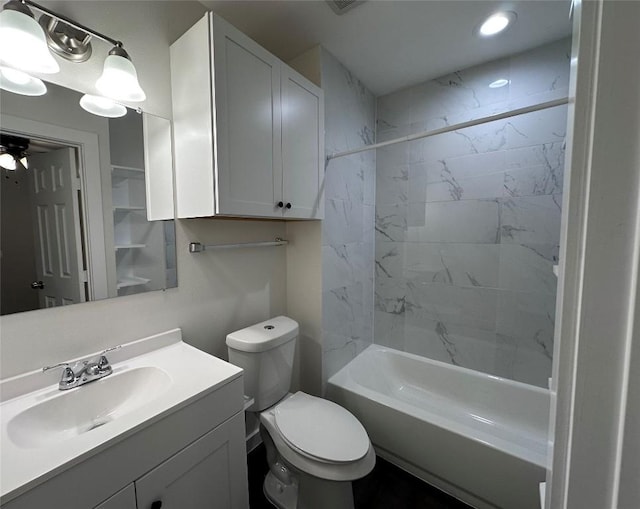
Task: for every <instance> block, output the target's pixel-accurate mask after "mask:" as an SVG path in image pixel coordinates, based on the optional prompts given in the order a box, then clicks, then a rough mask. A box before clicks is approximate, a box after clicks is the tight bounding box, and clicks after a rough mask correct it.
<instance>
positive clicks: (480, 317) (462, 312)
mask: <svg viewBox="0 0 640 509" xmlns="http://www.w3.org/2000/svg"><path fill="white" fill-rule="evenodd" d="M406 286H407V294H406V297H405V298H404V309H405V317H406V318H405V320H406V323H411V324H413V325H416V324H419V323H420V322H421V321H423V320H425V319H427V320H432V321H435V322H442V323H444V324H446V325H447V326H452V325H455V326H464V327H468V328H470V329H474V330H483V331H491V332H492V331H495V327H496V312H497V305H498V300H497V299H498V291H497V290H494V289H489V288H477V287H458V286H451V285H445V284H438V283H429V284H419V283H413V282H412V281H408V282H407V284H406Z"/></svg>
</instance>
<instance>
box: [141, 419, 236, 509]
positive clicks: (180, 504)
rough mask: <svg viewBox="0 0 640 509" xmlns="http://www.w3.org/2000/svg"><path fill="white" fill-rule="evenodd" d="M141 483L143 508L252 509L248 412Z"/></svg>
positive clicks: (208, 434)
mask: <svg viewBox="0 0 640 509" xmlns="http://www.w3.org/2000/svg"><path fill="white" fill-rule="evenodd" d="M135 484H136V496H137V500H138V509H156V508H160V507H161V508H162V509H207V508H220V509H227V508H229V509H247V508H248V506H249V493H248V487H247V455H246V447H245V437H244V414H243V413H238V414H236V415H235V416H234V417H232V418H231V419H229V420H228V421H226V422H224V423H223V424H221V425H220V426H218V427H217V428H216V429H214V430H213V431H211V432H209V433H207V434H206V435H204V436H203V437H202V438H200V439H198V440H196V441H195V442H194V443H192V444H191V445H190V446H188V447H186V448H185V449H183V450H182V451H180V452H179V453H177V454H175V455H174V456H172V457H171V458H169V459H168V460H167V461H165V462H164V463H162V464H160V465H159V466H158V467H156V468H155V469H153V470H151V471H150V472H149V473H148V474H147V475H145V476H144V477H142V478H140V479H139V480H138V481H136V483H135Z"/></svg>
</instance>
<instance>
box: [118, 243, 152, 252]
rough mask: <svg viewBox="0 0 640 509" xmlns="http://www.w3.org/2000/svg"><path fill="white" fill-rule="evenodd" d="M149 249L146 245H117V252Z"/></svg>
mask: <svg viewBox="0 0 640 509" xmlns="http://www.w3.org/2000/svg"><path fill="white" fill-rule="evenodd" d="M145 247H147V245H146V244H116V246H115V248H116V251H117V250H118V249H142V248H145Z"/></svg>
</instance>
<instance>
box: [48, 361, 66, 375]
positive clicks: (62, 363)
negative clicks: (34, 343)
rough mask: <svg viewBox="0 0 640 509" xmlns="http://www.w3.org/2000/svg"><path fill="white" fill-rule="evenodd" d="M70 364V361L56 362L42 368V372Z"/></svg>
mask: <svg viewBox="0 0 640 509" xmlns="http://www.w3.org/2000/svg"><path fill="white" fill-rule="evenodd" d="M69 366H70V364H69V363H68V362H59V363H58V364H54V365H53V366H45V367H44V368H42V372H43V373H46V372H47V371H49V370H50V369H54V368H68V369H70V368H69Z"/></svg>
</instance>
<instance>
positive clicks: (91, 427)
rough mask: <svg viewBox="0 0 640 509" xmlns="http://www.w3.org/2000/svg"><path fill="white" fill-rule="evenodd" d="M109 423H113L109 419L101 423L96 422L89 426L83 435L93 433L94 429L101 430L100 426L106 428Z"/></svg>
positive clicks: (102, 420)
mask: <svg viewBox="0 0 640 509" xmlns="http://www.w3.org/2000/svg"><path fill="white" fill-rule="evenodd" d="M109 422H111V419H109V418H106V419H101V420H99V421H94V422H92V423H91V424H90V425H89V426H87V429H85V430H84V431H83V433H86V432H87V431H91V430H93V429H96V428H99V427H100V426H104V425H105V424H107V423H109Z"/></svg>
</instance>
